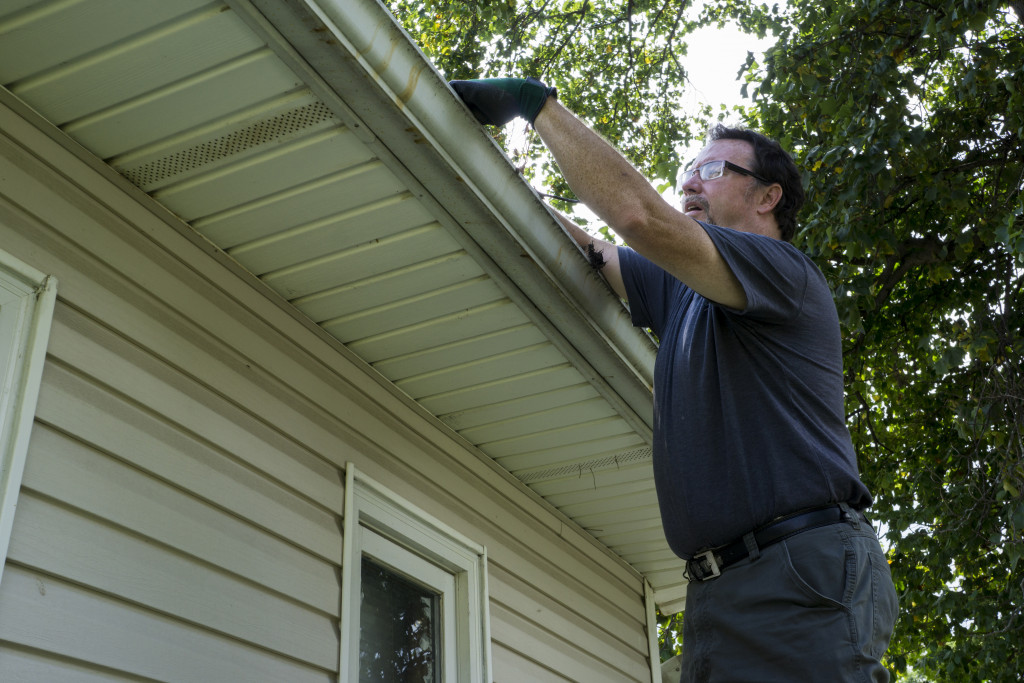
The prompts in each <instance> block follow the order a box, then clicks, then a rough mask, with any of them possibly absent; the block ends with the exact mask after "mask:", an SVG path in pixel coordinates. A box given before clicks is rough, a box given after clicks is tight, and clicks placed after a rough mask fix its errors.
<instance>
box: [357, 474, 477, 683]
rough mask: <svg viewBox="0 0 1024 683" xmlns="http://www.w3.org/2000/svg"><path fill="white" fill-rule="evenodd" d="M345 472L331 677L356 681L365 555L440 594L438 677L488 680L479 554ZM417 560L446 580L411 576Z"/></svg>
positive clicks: (449, 530)
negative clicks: (335, 663)
mask: <svg viewBox="0 0 1024 683" xmlns="http://www.w3.org/2000/svg"><path fill="white" fill-rule="evenodd" d="M345 469H346V471H345V480H346V481H345V510H344V537H343V549H342V554H343V557H342V581H341V583H342V590H341V603H342V604H341V648H340V653H339V654H340V661H339V668H338V672H339V680H340V681H343V682H351V683H357V681H358V680H359V669H358V664H359V635H360V634H359V611H360V599H359V596H360V572H361V566H362V557H363V555H364V554H365V555H368V556H369V557H370V558H371V559H373V560H375V561H377V562H379V563H381V564H384V565H388V566H390V567H393V568H394V569H395V571H396V572H398V573H405V574H407V575H409V576H411V577H413V578H414V580H416V581H417V582H420V583H423V584H424V585H428V586H430V587H431V588H432V589H434V590H438V592H439V593H441V594H442V615H443V616H442V628H443V635H442V643H441V653H442V654H441V666H442V672H443V675H442V680H443V681H445V683H456V681H474V682H476V681H480V682H481V683H483V682H489V681H491V680H492V678H491V670H490V633H489V622H490V619H489V613H488V596H487V549H486V548H485V547H484V546H482V545H480V544H478V543H475V542H473V541H472V540H470V539H468V538H466V537H465V536H463V535H462V534H460V533H459V532H457V531H455V530H454V529H452V528H450V527H448V526H447V525H445V524H444V523H443V522H441V521H440V520H437V519H436V518H434V517H432V516H431V515H429V514H428V513H426V512H425V511H423V510H420V509H419V508H417V507H415V506H414V505H412V504H410V503H408V502H406V501H404V500H402V499H401V498H400V497H399V496H398V495H396V494H395V493H394V492H392V491H390V490H388V489H387V488H386V487H384V486H383V485H381V484H379V483H377V482H375V481H374V480H372V479H370V478H369V477H366V476H365V475H363V474H362V473H361V472H357V471H356V468H355V466H354V465H353V464H352V463H347V464H346V468H345ZM418 562H425V563H428V564H429V565H430V566H431V567H432V568H433V569H434V570H436V571H440V572H443V573H444V574H446V575H447V576H449V577H450V579H451V580H450V582H447V581H446V580H445V579H443V578H442V579H439V580H432V579H431V578H430V577H423V576H417V571H416V566H415V565H416V564H417V563H418ZM419 573H420V574H423V572H419ZM430 573H431V574H433V572H430ZM435 576H436V575H435ZM424 579H426V580H424ZM437 584H445V585H437ZM451 622H454V623H451Z"/></svg>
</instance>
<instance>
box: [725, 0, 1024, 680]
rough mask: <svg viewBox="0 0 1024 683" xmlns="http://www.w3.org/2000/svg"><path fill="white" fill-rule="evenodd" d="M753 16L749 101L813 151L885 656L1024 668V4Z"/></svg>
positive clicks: (876, 5)
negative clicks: (876, 566)
mask: <svg viewBox="0 0 1024 683" xmlns="http://www.w3.org/2000/svg"><path fill="white" fill-rule="evenodd" d="M1018 11H1019V6H1018ZM716 12H721V13H723V15H724V16H737V14H735V13H736V12H739V7H738V6H737V5H735V4H734V3H731V2H726V3H723V4H722V5H721V6H720V7H718V8H716ZM738 16H741V17H742V21H743V22H744V24H745V25H746V26H747V27H748V28H749V29H751V30H755V31H764V30H772V31H774V32H775V33H776V34H777V36H778V42H777V44H776V45H775V47H774V48H772V49H771V50H769V51H768V52H767V53H766V56H765V59H764V64H763V65H758V64H751V65H750V66H751V72H750V78H751V83H752V84H756V83H757V81H758V80H760V85H758V86H757V87H756V90H755V91H754V93H753V95H754V100H755V106H754V107H753V108H752V109H751V110H750V120H751V123H752V124H753V125H755V126H757V127H759V128H762V129H763V130H765V131H766V132H767V133H768V134H770V135H775V136H777V137H779V138H781V139H782V140H783V141H784V144H785V145H786V146H787V147H788V148H790V149H792V150H794V151H795V152H796V155H797V156H798V158H799V159H800V162H801V163H802V165H803V167H804V168H805V185H806V187H807V189H808V196H809V200H810V201H809V207H808V211H807V213H806V215H805V220H804V223H803V229H802V231H801V233H800V235H799V236H798V239H797V242H798V245H799V246H801V247H802V248H803V249H804V250H806V251H807V252H808V253H810V254H811V255H812V256H814V257H815V258H816V259H817V260H818V262H819V265H821V267H822V269H823V270H824V271H825V273H826V276H827V277H828V279H829V281H830V282H831V284H832V285H833V287H834V292H835V298H836V302H837V306H838V308H839V311H840V317H841V319H842V320H843V325H844V328H845V361H846V362H845V365H846V388H847V407H848V415H849V423H850V429H851V432H852V434H853V437H854V441H855V444H856V446H857V450H858V454H859V457H860V463H861V470H862V472H863V476H864V479H865V480H866V481H867V482H868V484H869V486H870V487H871V489H872V491H873V492H874V493H875V497H876V500H875V505H874V508H873V510H874V515H875V517H876V518H877V519H878V520H879V521H881V522H883V523H884V524H885V525H886V527H887V529H888V532H887V536H888V540H889V542H890V543H891V545H892V549H893V550H892V553H891V558H892V560H891V566H892V570H893V574H894V578H895V580H896V582H897V587H898V589H899V590H900V593H901V608H902V610H901V611H902V619H901V621H900V623H899V625H898V627H897V632H896V635H895V638H894V642H893V645H892V646H891V647H890V651H889V658H890V662H891V663H892V664H893V665H894V667H895V668H896V669H897V670H899V671H905V670H906V668H907V665H908V664H913V666H914V668H915V669H917V670H918V671H920V672H922V673H924V674H927V675H930V676H933V677H935V678H937V679H941V680H951V681H999V680H1006V681H1009V680H1018V676H1019V670H1018V665H1017V664H1014V662H1019V661H1021V659H1022V656H1021V655H1022V649H1024V648H1022V646H1024V614H1022V613H1021V611H1022V608H1024V596H1022V592H1024V582H1022V574H1024V572H1022V563H1021V562H1020V560H1021V555H1022V554H1024V536H1022V534H1024V498H1022V496H1021V492H1022V491H1024V445H1022V444H1024V441H1022V439H1024V375H1022V373H1021V370H1024V368H1022V367H1021V358H1022V354H1024V338H1022V335H1021V329H1022V322H1024V317H1022V311H1024V306H1022V305H1024V220H1022V208H1024V198H1022V195H1021V190H1022V189H1024V87H1022V83H1024V73H1022V65H1024V30H1022V28H1021V25H1020V22H1019V21H1018V18H1019V15H1017V16H1014V14H1013V13H1012V12H1011V11H1010V9H1009V6H1008V4H1007V3H1005V2H1002V3H1001V2H973V1H972V0H967V1H964V0H960V1H952V0H950V1H941V2H927V3H926V2H904V1H900V0H857V1H856V2H853V3H849V4H845V3H828V4H825V5H822V4H819V3H810V2H800V3H798V4H793V5H791V6H790V9H789V11H788V12H787V14H786V15H780V14H777V13H774V12H772V11H771V10H768V11H764V9H761V10H757V11H754V12H747V13H740V14H739V15H738Z"/></svg>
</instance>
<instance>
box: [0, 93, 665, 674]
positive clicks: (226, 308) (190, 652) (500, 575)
mask: <svg viewBox="0 0 1024 683" xmlns="http://www.w3.org/2000/svg"><path fill="white" fill-rule="evenodd" d="M23 115H24V116H25V117H27V118H24V117H23ZM28 119H32V123H30V122H29V120H28ZM0 131H2V134H0V249H4V250H5V251H8V252H10V253H11V254H13V255H14V256H16V257H17V258H19V259H21V260H23V261H25V262H26V263H28V264H30V265H31V266H33V267H35V268H37V269H39V270H40V271H42V272H44V273H46V274H49V275H53V276H55V277H56V278H57V279H58V282H59V285H58V302H57V306H56V311H55V314H54V319H53V327H52V331H51V334H50V342H49V348H48V355H47V361H46V366H45V369H44V373H43V380H42V387H41V390H40V396H39V405H38V408H37V413H36V420H35V424H34V428H33V432H32V438H31V442H30V446H29V453H28V458H27V462H26V467H25V475H24V480H23V484H22V489H21V492H20V497H19V500H18V507H17V511H16V514H15V518H14V528H13V532H12V536H11V543H10V550H9V554H8V557H7V563H6V566H5V568H4V572H3V576H2V583H0V679H2V680H12V681H15V680H16V681H37V680H38V681H54V680H60V681H79V680H81V681H93V680H104V681H111V680H138V677H145V678H151V679H156V680H208V681H214V680H216V681H228V680H238V681H243V680H244V681H257V680H259V681H262V680H268V681H269V680H279V681H296V682H298V681H306V680H309V681H328V680H337V673H336V671H337V669H338V657H339V654H338V653H339V633H338V630H339V606H340V603H341V599H342V596H341V591H340V584H341V582H340V577H341V571H342V568H341V566H340V565H341V557H342V511H343V509H344V508H343V501H344V482H345V476H344V467H345V465H346V463H348V462H351V463H353V464H355V466H356V467H357V469H358V470H359V471H361V472H365V473H366V474H367V475H368V476H370V477H372V478H374V479H375V480H376V481H378V482H380V483H382V484H384V485H385V486H387V487H388V488H390V489H391V490H393V491H395V492H396V493H397V494H398V495H400V496H401V497H403V498H404V499H405V500H407V501H409V502H410V503H412V504H413V505H416V506H418V507H420V508H422V509H423V510H425V511H426V512H427V513H429V514H431V515H433V516H435V517H436V518H438V519H439V520H440V521H442V522H443V523H445V524H447V525H449V526H450V527H452V528H453V529H455V530H457V531H458V532H460V533H462V534H464V535H465V536H466V537H468V538H469V539H472V540H473V541H475V542H477V543H480V544H483V545H484V546H486V547H487V552H488V562H489V570H488V577H487V579H488V584H489V596H490V605H489V607H490V633H491V638H492V652H491V662H492V664H491V667H492V671H493V675H494V680H495V681H509V682H516V683H518V682H521V681H562V680H580V681H583V680H585V681H615V682H620V681H630V680H637V681H639V680H650V671H651V669H650V665H649V663H648V661H647V648H648V641H647V636H646V633H645V613H644V605H643V586H642V581H641V579H640V578H639V576H638V575H636V574H635V573H634V572H633V571H631V570H630V569H629V568H628V567H626V566H625V565H624V564H623V563H621V562H619V561H618V560H616V559H615V558H612V557H610V556H609V555H608V554H607V553H606V552H605V551H604V550H603V549H602V548H600V547H598V546H597V545H596V544H595V543H594V542H593V541H592V540H591V539H590V538H589V537H587V536H586V535H585V534H584V533H582V532H581V531H580V530H578V529H577V528H574V527H573V526H572V525H571V524H570V523H568V522H567V521H566V520H565V519H564V518H562V517H560V516H559V515H558V514H557V513H555V512H553V511H551V510H550V509H548V508H547V507H546V506H545V505H544V504H543V503H542V502H541V501H540V500H539V499H538V498H537V497H535V496H533V495H532V494H530V493H529V492H528V491H527V490H525V489H524V488H523V487H521V486H519V485H517V484H516V483H515V482H512V481H510V479H509V478H508V477H507V476H505V475H504V474H503V473H501V472H499V471H498V470H497V469H495V467H494V466H493V465H492V464H490V463H489V462H487V461H486V460H485V459H484V458H482V457H480V456H478V455H477V454H476V453H474V452H472V451H471V450H470V449H468V448H467V447H465V446H464V445H463V444H462V443H461V442H460V441H458V439H457V437H454V436H453V435H451V434H450V433H448V432H446V431H444V429H443V428H442V427H440V426H439V425H438V424H437V423H436V422H435V421H433V420H432V419H431V418H429V416H427V415H426V414H425V413H423V412H422V411H419V410H418V409H417V408H416V407H415V406H414V405H412V404H411V403H410V402H408V401H407V400H403V399H402V398H401V397H399V396H397V395H395V394H394V393H393V392H392V391H390V390H389V389H388V388H387V387H386V386H384V385H383V384H382V382H381V380H380V379H379V378H378V377H376V376H375V375H374V374H373V372H372V370H370V369H369V368H367V367H366V366H365V365H363V364H362V363H361V362H359V361H358V360H356V359H354V358H353V357H352V356H351V355H350V354H348V353H347V351H346V350H345V349H344V348H339V347H338V346H336V345H333V344H332V343H331V342H330V341H329V340H328V339H327V338H326V337H325V336H323V335H320V334H318V333H317V332H316V331H315V329H313V328H312V327H311V326H310V325H308V324H306V323H304V322H303V321H301V320H299V319H297V318H295V317H293V316H292V315H291V314H290V313H289V312H288V311H286V310H285V309H284V308H283V307H282V306H280V305H278V303H277V302H276V300H275V299H274V297H273V296H272V295H269V294H268V293H267V292H266V291H265V290H264V289H263V288H262V287H261V285H260V284H259V283H258V281H256V280H255V279H254V278H248V277H246V276H244V274H242V276H241V277H240V276H239V272H238V269H237V268H236V267H235V266H234V265H233V264H231V263H230V262H228V261H227V259H226V257H224V256H223V255H222V254H220V253H219V252H217V251H216V250H214V249H213V248H211V247H208V246H207V245H204V243H202V242H201V241H200V240H197V239H194V238H191V237H189V236H188V235H187V234H185V232H183V231H179V230H178V229H177V228H176V227H175V225H174V221H173V219H172V217H170V216H168V215H166V214H165V213H164V212H163V210H162V209H161V208H160V207H158V206H156V205H155V204H152V203H151V202H150V201H149V200H148V198H145V197H144V196H142V195H141V194H140V193H138V192H137V191H135V190H134V188H131V187H130V186H129V185H128V184H127V183H126V182H122V181H121V179H120V178H119V177H116V176H115V175H114V174H113V172H112V171H110V170H109V169H107V168H105V167H102V168H101V167H100V165H99V164H98V162H95V161H94V160H92V159H90V158H88V157H87V155H85V154H84V153H82V152H80V151H78V150H77V149H76V148H75V147H74V146H73V144H71V143H67V142H65V141H64V140H63V138H61V136H60V134H59V133H56V132H55V131H51V130H49V129H47V128H46V126H45V124H40V127H39V128H37V127H36V125H35V120H34V118H33V117H31V116H30V115H28V114H26V113H25V112H22V111H18V112H15V111H14V110H12V109H10V108H7V107H5V106H3V105H0ZM0 559H2V558H0Z"/></svg>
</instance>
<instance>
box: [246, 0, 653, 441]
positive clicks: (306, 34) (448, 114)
mask: <svg viewBox="0 0 1024 683" xmlns="http://www.w3.org/2000/svg"><path fill="white" fill-rule="evenodd" d="M250 1H251V3H252V5H253V6H255V7H256V8H257V9H258V10H259V12H260V13H262V15H263V16H264V17H265V18H266V20H267V21H268V22H269V24H271V25H272V27H273V29H274V30H276V31H279V32H280V33H281V34H282V35H283V36H284V37H285V38H286V40H287V41H288V43H289V44H290V47H291V48H293V49H294V50H295V51H296V52H297V54H296V55H294V57H295V58H296V59H295V63H296V64H297V63H298V62H300V61H301V62H303V63H304V64H303V66H305V65H306V64H308V65H309V67H312V69H313V70H314V71H315V73H316V76H317V77H318V78H319V79H320V82H321V84H322V86H323V87H324V88H325V89H327V91H326V92H318V95H320V96H321V97H323V98H324V100H325V102H326V103H327V104H328V106H331V107H332V108H334V109H335V110H336V114H337V115H338V116H339V117H340V118H341V119H342V120H343V121H344V122H345V123H346V124H347V125H349V126H350V127H352V128H353V130H354V131H356V132H357V133H360V132H362V131H364V130H366V129H369V131H368V132H367V133H366V135H365V138H364V141H365V142H366V143H367V144H368V145H370V146H372V147H373V148H374V150H375V151H377V152H380V153H382V154H385V155H387V156H389V157H391V158H392V159H394V160H395V161H396V162H397V163H398V165H400V166H401V167H403V168H404V169H406V170H407V175H406V178H405V179H406V180H407V181H410V184H411V185H412V186H414V187H417V186H418V187H422V188H423V194H422V195H418V196H419V198H420V199H421V200H422V201H425V202H431V201H433V202H435V203H436V206H437V208H438V211H439V212H442V213H445V214H447V215H448V216H450V217H451V218H452V219H453V220H452V221H450V225H449V226H448V227H449V229H452V227H453V226H454V227H455V228H456V230H455V232H456V233H459V234H456V235H455V236H456V238H457V239H459V238H460V237H461V238H462V241H463V243H464V246H467V248H472V249H475V250H476V251H478V252H480V251H482V252H483V254H484V255H485V256H486V258H487V259H489V260H490V261H492V262H493V264H495V265H496V267H497V268H498V269H500V271H501V273H503V274H504V275H505V276H507V278H508V280H510V281H511V283H514V286H515V287H516V288H518V289H519V290H521V291H519V292H513V293H512V295H513V296H515V295H516V294H518V296H519V298H520V299H521V300H522V299H523V298H524V297H525V300H527V301H528V302H530V303H531V304H532V307H535V308H536V309H537V310H539V311H540V313H541V314H542V315H543V316H544V318H545V319H546V325H547V326H548V327H553V328H554V329H555V330H556V331H557V332H558V334H559V335H560V336H561V337H562V339H563V340H564V342H565V343H567V344H568V345H569V346H570V347H571V348H568V349H563V350H567V351H569V352H571V353H570V356H575V357H576V358H575V361H574V362H575V363H576V365H577V367H579V368H580V369H581V371H583V372H584V374H585V375H586V376H587V377H588V379H589V380H591V381H592V383H594V385H595V386H596V387H597V388H598V390H599V391H601V393H602V394H604V395H605V396H606V398H607V399H608V400H610V401H612V402H613V404H615V405H618V406H619V407H620V412H621V413H623V415H624V417H626V418H627V419H629V420H630V422H631V423H632V424H633V426H634V428H635V429H637V430H638V431H639V432H640V433H641V434H644V435H645V437H646V438H647V439H648V440H650V435H651V421H652V417H651V403H652V395H651V387H652V385H653V367H654V354H655V350H656V347H655V345H654V342H653V341H652V340H651V339H650V337H648V336H647V334H646V333H644V332H643V331H641V330H638V329H636V328H634V327H633V326H632V324H631V322H630V320H629V315H628V313H627V312H626V310H625V309H624V307H623V306H622V304H621V302H620V301H619V300H618V299H617V297H616V296H615V295H614V294H613V293H612V292H611V290H610V289H609V287H608V286H607V284H606V283H605V282H604V280H603V278H601V277H600V276H599V275H598V274H597V273H595V272H594V271H593V270H592V269H591V267H590V266H589V264H588V263H587V261H586V258H585V257H584V256H583V254H582V253H581V252H580V250H579V249H578V248H577V247H576V245H575V243H574V242H573V241H572V240H571V238H570V237H569V236H568V235H567V234H566V233H565V232H564V230H563V229H562V228H561V226H560V225H559V224H558V222H557V221H556V220H555V218H554V217H553V216H552V215H551V213H550V212H549V211H548V210H547V207H546V206H545V205H544V204H543V202H541V201H540V199H539V198H538V197H537V195H536V194H535V193H534V191H533V190H532V189H531V188H530V187H529V186H528V185H527V184H526V182H524V181H523V179H522V178H521V177H520V176H519V175H518V174H517V173H516V171H515V169H514V168H513V167H512V164H511V163H510V162H509V160H508V159H507V157H505V155H504V153H503V152H502V151H501V149H500V148H499V147H498V146H497V144H496V143H495V142H494V140H493V139H492V138H491V137H490V136H489V135H488V134H487V132H486V130H485V129H484V128H483V127H482V126H480V125H479V124H478V123H477V122H476V120H475V119H474V118H473V117H472V115H471V114H470V113H469V112H468V110H467V109H466V108H465V107H464V106H463V105H462V103H461V102H460V101H459V100H458V99H457V97H456V96H455V95H454V93H453V92H452V91H451V89H450V88H449V87H448V85H447V83H445V82H444V80H443V78H442V77H441V75H440V74H439V73H438V72H437V71H436V70H435V69H434V68H433V66H432V65H431V64H430V63H429V61H428V60H427V59H426V58H425V57H424V55H423V54H422V53H421V52H420V51H419V49H418V48H417V47H416V46H415V45H414V44H413V43H412V42H411V41H410V40H409V38H408V36H407V35H406V34H405V32H404V31H403V30H402V29H401V28H400V27H399V26H398V25H397V24H396V23H395V21H394V19H393V18H392V16H391V14H390V13H389V12H388V11H387V10H386V9H385V8H384V6H383V5H382V4H380V3H379V2H377V0H250ZM229 2H230V4H232V5H233V6H237V7H238V8H239V9H243V10H244V9H245V7H244V5H245V4H246V3H245V2H244V0H229ZM240 14H243V15H245V14H246V12H244V11H242V12H240ZM249 15H250V20H252V15H251V13H249ZM264 28H265V27H264ZM306 68H308V67H306ZM370 133H372V135H371V134H370ZM453 178H454V179H455V180H456V181H457V182H452V179H453ZM496 226H501V227H500V228H497V229H496ZM524 257H526V258H524ZM556 343H557V342H556ZM563 346H564V344H563Z"/></svg>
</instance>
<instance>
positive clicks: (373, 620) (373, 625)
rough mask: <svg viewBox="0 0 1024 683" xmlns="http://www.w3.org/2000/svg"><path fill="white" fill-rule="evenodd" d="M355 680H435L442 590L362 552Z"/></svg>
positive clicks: (420, 682) (364, 682)
mask: <svg viewBox="0 0 1024 683" xmlns="http://www.w3.org/2000/svg"><path fill="white" fill-rule="evenodd" d="M360 597H361V602H360V610H359V681H360V683H371V682H374V683H376V682H377V681H380V682H381V683H440V681H441V678H440V672H441V667H440V666H439V665H438V664H439V663H438V662H436V660H437V658H438V656H439V653H440V652H441V648H440V647H439V644H440V639H441V628H440V626H441V596H440V595H439V594H438V593H436V592H434V591H431V590H430V589H428V588H426V587H424V586H420V585H418V584H416V583H414V582H413V581H410V580H407V579H405V578H404V577H402V576H400V575H398V574H397V573H395V572H393V571H391V570H390V569H388V568H387V567H384V566H382V565H380V564H378V563H376V562H374V561H373V560H371V559H370V558H368V557H365V556H364V557H363V561H362V577H361V596H360Z"/></svg>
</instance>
